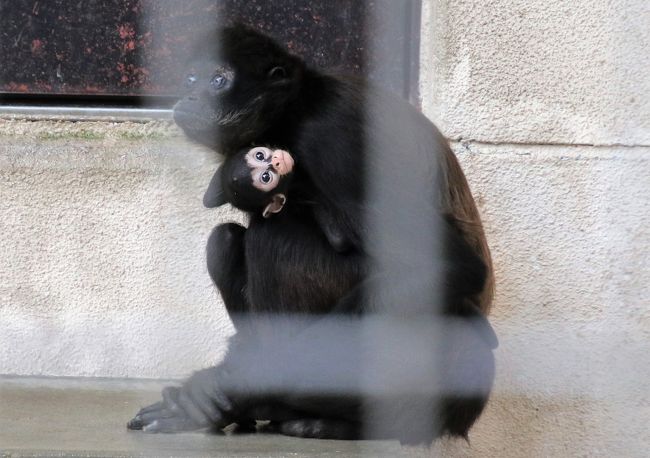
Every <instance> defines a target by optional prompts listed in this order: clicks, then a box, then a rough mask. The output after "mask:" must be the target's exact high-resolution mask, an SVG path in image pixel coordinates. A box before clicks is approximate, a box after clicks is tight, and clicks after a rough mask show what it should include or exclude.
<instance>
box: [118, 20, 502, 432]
mask: <svg viewBox="0 0 650 458" xmlns="http://www.w3.org/2000/svg"><path fill="white" fill-rule="evenodd" d="M214 43H220V44H221V53H215V52H214V50H213V48H212V45H213V44H214ZM204 45H205V46H204V47H203V48H202V49H199V51H198V53H197V56H198V60H197V62H198V63H197V64H196V66H195V68H194V69H193V71H192V73H191V74H190V75H189V76H188V80H187V85H188V95H187V96H186V97H185V98H184V99H183V100H182V101H181V102H179V104H178V105H177V107H176V109H175V119H176V122H177V123H178V124H179V125H180V126H181V127H182V128H183V129H184V130H185V131H186V133H187V134H188V136H190V137H191V138H193V139H195V140H197V141H200V142H202V143H204V144H207V145H209V146H211V147H213V148H215V149H218V150H220V151H221V152H223V153H225V154H226V155H231V156H232V155H233V154H234V152H235V151H237V149H238V148H240V147H241V146H243V145H246V144H250V142H252V141H255V142H258V143H262V144H275V145H281V146H282V147H283V148H284V149H288V150H290V151H292V152H293V153H295V154H297V156H298V164H299V165H298V168H299V169H301V170H302V172H303V174H304V175H305V176H306V177H307V178H308V179H307V180H305V181H306V182H307V183H308V186H307V188H308V189H309V192H308V193H307V195H309V196H310V199H312V200H313V202H316V204H317V205H314V206H313V207H312V211H313V216H314V218H315V219H316V220H317V221H318V224H319V227H320V229H321V230H322V231H323V232H324V233H325V235H326V236H327V239H328V240H329V244H330V245H331V247H334V248H335V249H336V250H338V251H346V252H347V253H346V255H345V256H349V255H350V252H351V253H353V254H355V255H360V254H361V253H363V252H364V250H365V238H366V225H365V221H366V219H365V218H366V216H367V210H368V204H367V201H368V199H367V196H366V192H365V191H366V189H365V188H364V184H365V183H366V182H367V180H366V179H365V177H364V172H365V170H366V166H367V165H368V162H369V161H370V159H372V155H371V154H370V153H369V152H368V153H366V152H365V151H366V147H367V144H366V140H367V139H368V138H374V139H377V144H379V145H381V147H382V148H384V149H387V150H394V151H397V152H399V154H395V155H392V156H390V155H389V159H392V160H393V161H394V163H393V164H391V167H390V170H391V172H393V173H394V175H397V176H399V175H400V170H401V169H400V161H401V159H400V158H410V160H412V159H413V158H415V159H416V161H415V162H416V163H417V164H418V165H419V166H420V167H417V168H416V169H414V168H413V167H403V168H402V169H405V170H408V171H409V174H411V176H408V175H407V179H409V178H413V175H417V174H419V175H418V176H417V178H418V179H417V180H414V181H416V182H419V183H422V182H423V179H424V180H426V181H427V183H430V182H432V181H433V182H435V183H437V184H436V186H435V188H433V189H428V190H427V189H425V188H424V187H422V188H420V189H419V190H420V191H423V192H421V193H418V195H417V196H416V195H411V196H410V197H412V198H413V200H416V201H417V203H418V207H419V208H420V210H421V211H422V212H423V213H425V214H428V213H429V212H430V213H431V214H432V217H431V218H432V219H431V221H432V222H433V223H435V225H437V226H438V227H440V228H442V230H441V234H440V235H441V237H440V239H441V240H443V241H444V243H442V244H441V246H442V247H443V249H442V250H440V251H441V256H440V258H439V259H437V260H434V265H435V266H436V268H437V269H438V275H437V276H438V282H437V283H436V282H435V281H434V280H430V279H429V277H428V275H427V272H428V270H424V271H423V270H422V269H421V266H423V265H425V263H421V262H414V263H413V264H414V265H415V266H416V269H414V270H412V272H413V273H416V274H417V275H415V278H416V280H417V281H416V282H415V283H414V284H413V285H410V284H408V285H406V283H405V285H406V286H409V287H412V286H414V288H413V289H415V290H420V289H423V283H422V282H428V283H431V282H434V288H433V289H434V290H443V291H444V292H445V294H444V299H445V300H444V304H443V306H444V309H445V310H446V311H447V312H448V313H451V314H453V315H460V316H461V317H462V316H467V315H470V316H480V315H477V313H479V312H478V310H481V311H487V309H488V308H489V304H490V302H491V296H492V273H491V266H490V259H489V251H488V249H487V245H486V244H485V238H484V235H483V231H482V228H481V225H480V219H479V217H478V213H477V211H476V207H475V205H474V202H473V200H472V197H471V194H470V192H469V189H468V186H467V183H466V181H465V179H464V176H463V174H462V172H461V170H460V168H459V166H458V164H457V162H456V160H455V157H454V156H453V154H452V153H451V151H450V150H449V147H448V146H447V144H446V142H445V141H444V139H443V138H442V136H441V135H440V134H439V133H438V131H437V130H436V129H435V128H434V127H433V126H432V125H431V123H430V122H429V121H428V120H426V118H424V117H423V116H422V115H420V114H419V113H417V112H416V111H415V110H414V109H412V108H411V107H410V106H408V104H406V103H405V102H403V101H400V100H397V99H395V98H392V97H391V96H389V95H386V94H384V93H381V92H378V91H376V90H375V89H373V88H371V87H369V86H367V85H366V84H365V83H364V82H362V81H356V80H351V79H338V78H334V77H331V76H325V75H322V74H319V73H316V72H314V71H312V70H310V69H307V68H306V67H305V66H304V64H303V63H302V62H301V61H300V60H299V59H297V58H295V57H293V56H290V55H288V54H287V53H286V52H285V51H284V50H282V49H281V48H279V47H278V46H277V45H276V44H275V43H274V42H272V41H271V40H270V39H268V38H267V37H264V36H262V35H260V34H257V33H255V32H253V31H251V30H249V29H245V28H242V27H233V28H227V29H224V30H221V31H220V32H219V34H217V35H215V37H213V38H211V39H206V41H205V42H204ZM378 113H382V114H383V116H378ZM369 119H370V120H371V121H369ZM434 178H435V179H434ZM398 182H399V180H398ZM309 193H311V194H309ZM292 195H293V193H292ZM373 211H376V209H373ZM312 222H313V221H312ZM219 231H220V230H219V229H218V230H217V232H216V233H217V234H219V233H221V234H222V235H223V239H222V240H221V244H220V245H221V248H222V250H223V247H226V249H225V253H230V251H228V250H229V248H228V247H232V246H239V245H238V242H237V240H241V234H237V233H236V231H230V230H228V231H221V232H219ZM314 233H318V232H317V231H313V232H312V236H313V234H314ZM215 237H216V236H215ZM217 238H218V237H217ZM213 239H214V237H213V238H211V240H213ZM268 240H271V239H270V238H269V239H268ZM266 241H267V239H264V240H262V241H260V244H262V245H263V244H265V243H266ZM293 242H295V238H293V234H292V240H291V241H289V242H287V243H293ZM295 246H300V244H296V245H295ZM306 247H307V248H310V247H311V245H310V244H307V245H306ZM285 248H286V246H284V247H282V248H281V247H280V246H278V247H277V249H285ZM258 249H259V248H258ZM246 250H247V253H248V251H249V247H248V246H246ZM253 251H254V250H253ZM299 251H300V250H299ZM333 251H334V250H331V249H330V251H325V252H327V253H330V254H331V253H332V252H333ZM423 252H427V250H423ZM208 254H209V256H210V258H209V261H208V262H212V261H213V260H214V259H215V256H216V254H215V253H214V252H212V253H210V249H209V253H208ZM276 254H277V252H276ZM417 254H418V253H410V252H407V253H406V254H404V253H401V252H396V253H395V255H396V256H395V261H396V263H399V262H402V265H404V266H408V263H409V262H410V261H411V258H409V257H411V256H412V258H413V259H415V258H417ZM400 257H401V259H400ZM225 258H228V256H225ZM230 259H232V258H230ZM313 259H315V258H313ZM247 267H248V266H247ZM337 268H338V267H337ZM407 270H408V269H405V271H407ZM217 271H218V270H214V272H217ZM265 273H266V272H264V271H260V272H258V274H257V276H255V275H253V276H251V275H249V276H248V278H249V279H250V278H253V277H256V278H262V277H263V275H265ZM213 278H215V279H216V280H217V284H219V281H218V278H219V275H213ZM224 278H225V277H224ZM236 278H238V277H237V276H232V277H230V279H236ZM229 285H230V292H231V293H233V294H232V298H234V300H230V299H229V298H228V294H229V292H225V291H224V289H225V288H220V289H222V294H223V295H224V300H225V301H227V302H228V301H230V302H231V304H233V305H232V306H231V307H229V311H235V312H237V311H239V310H241V311H246V310H247V309H246V308H247V307H248V308H249V309H250V308H251V307H259V309H260V310H263V311H265V312H269V313H277V312H282V311H284V310H283V307H286V306H287V304H288V302H282V301H280V302H274V301H272V300H268V299H261V300H260V301H256V302H250V303H245V301H242V300H241V299H242V297H241V290H242V288H243V287H244V286H246V290H247V291H248V290H249V288H250V285H243V284H242V283H237V282H234V283H229ZM397 286H399V282H398V284H397ZM228 287H229V286H227V285H226V288H228ZM306 289H310V288H306ZM425 289H426V288H425ZM238 291H239V292H240V294H236V293H237V292H238ZM232 298H231V299H232ZM237 301H239V302H237ZM404 302H406V303H407V304H408V303H409V302H410V299H409V298H408V297H407V296H406V295H405V296H399V295H398V296H396V297H383V296H382V297H370V298H368V297H367V296H366V295H364V288H352V289H351V291H350V293H348V294H346V295H345V296H344V297H342V298H341V300H339V301H338V302H336V303H335V304H332V303H330V305H329V306H330V310H335V311H339V310H343V312H342V313H350V311H354V312H361V313H366V312H367V311H370V310H373V307H375V306H376V305H377V304H381V303H384V304H385V303H389V304H392V306H393V307H394V306H395V304H398V303H404ZM290 303H292V304H295V306H296V307H297V308H294V309H293V310H291V311H299V312H304V311H308V312H311V311H312V310H308V309H307V308H305V307H306V305H305V304H306V303H305V302H303V301H300V300H298V301H291V302H290ZM430 305H431V304H430V301H429V302H427V303H426V304H424V306H425V308H426V307H429V308H430ZM405 312H406V313H407V314H408V313H409V310H408V306H407V307H406V310H405ZM327 323H328V320H323V321H322V322H320V323H318V324H316V323H309V325H307V326H305V329H304V330H303V331H302V332H300V333H299V334H298V335H296V336H294V337H292V338H290V339H287V338H284V337H282V336H278V335H277V334H274V333H273V332H271V333H268V334H264V339H265V341H264V342H263V345H254V344H250V343H249V341H246V339H242V338H241V337H242V333H240V332H238V334H237V336H236V338H235V341H234V342H233V344H232V345H231V346H230V348H229V351H228V355H227V356H226V359H225V361H224V362H223V363H222V364H220V365H219V366H217V367H216V368H211V369H208V370H205V371H201V372H199V373H197V374H195V375H194V376H193V377H191V378H190V380H189V381H188V382H186V383H185V384H184V386H183V387H182V388H181V389H167V390H165V391H164V393H163V397H164V399H163V401H161V403H158V404H155V405H154V406H151V407H149V408H146V409H143V411H141V412H140V414H139V415H138V416H137V417H136V418H135V419H134V420H133V421H132V422H131V423H130V427H132V428H135V429H138V428H143V429H146V430H148V431H182V430H191V429H196V428H199V427H203V426H206V425H207V422H208V421H209V422H210V423H213V424H215V425H217V426H224V425H225V424H228V423H230V422H232V421H240V419H244V420H246V419H251V418H259V419H263V418H268V419H271V420H275V421H279V422H281V424H283V425H284V429H281V430H282V431H283V432H285V433H289V434H294V435H300V436H306V437H339V438H341V437H354V436H355V434H354V433H353V432H354V431H355V428H354V425H355V424H356V425H357V426H358V424H359V419H360V418H361V414H360V413H359V412H360V410H361V408H360V404H361V402H360V401H359V400H360V399H363V394H364V392H363V390H360V389H359V387H358V386H357V384H358V382H359V381H358V375H359V374H358V373H359V370H358V367H359V366H360V363H362V362H363V357H362V354H363V352H361V351H354V349H355V348H358V347H359V345H360V344H359V342H357V341H356V340H355V339H354V338H353V337H350V335H355V334H354V333H346V334H345V338H341V339H319V338H318V336H331V335H332V332H329V331H331V329H330V330H329V331H328V332H325V329H328V327H327ZM236 326H237V327H238V330H239V329H240V327H245V325H243V326H242V325H237V323H236ZM478 334H480V333H477V332H474V331H471V330H470V332H459V333H456V334H454V335H449V336H448V338H446V339H444V340H445V341H446V343H448V344H449V346H450V347H452V348H453V349H454V351H456V353H458V354H460V357H458V358H456V359H455V360H453V361H450V362H449V364H447V365H446V366H445V367H447V368H448V370H447V372H446V373H445V375H444V377H443V378H444V382H445V383H447V384H449V383H451V384H452V385H453V384H456V385H464V386H465V387H469V389H471V395H466V396H449V397H446V398H443V401H442V402H441V403H440V404H441V405H442V409H443V410H441V411H438V413H436V414H434V408H433V406H434V405H435V404H436V402H435V401H434V402H432V399H431V397H432V396H431V395H430V393H429V394H427V395H426V396H425V398H426V399H424V400H422V399H420V398H419V397H418V396H411V397H409V398H408V399H406V400H405V399H400V400H399V402H398V404H400V405H402V406H403V407H402V408H401V411H400V412H399V413H398V415H397V417H396V418H395V423H396V424H397V425H399V426H397V427H396V428H395V429H393V430H388V431H384V432H385V433H386V435H388V436H391V435H393V436H396V437H399V438H400V439H401V440H403V441H406V442H430V441H431V440H432V439H433V438H435V437H437V436H439V435H440V434H443V433H450V434H455V435H463V436H464V435H466V434H467V431H468V429H469V427H470V426H471V425H472V423H473V422H474V421H475V419H476V418H477V417H478V415H479V414H480V412H481V411H482V408H483V406H484V404H485V401H486V399H487V394H488V392H489V388H490V385H491V381H492V376H493V374H492V371H493V368H492V364H493V362H492V354H491V348H490V345H491V344H492V342H490V343H486V341H485V339H483V337H484V336H480V335H478ZM487 334H489V332H488V333H487ZM244 335H245V334H244ZM331 340H334V343H331V342H330V341H331ZM488 340H489V339H488ZM314 342H319V343H320V344H321V347H325V348H328V346H329V347H332V348H328V350H327V351H325V352H322V351H318V350H319V345H315V344H314ZM343 343H345V344H343ZM337 345H342V346H343V347H342V348H339V349H338V350H337V349H336V348H338V347H337ZM270 349H273V351H271V350H270ZM434 351H435V350H434ZM332 355H337V357H336V358H334V357H333V356H332ZM269 360H270V361H281V363H282V364H280V365H279V366H280V367H281V368H278V367H271V368H269V367H267V366H266V365H265V362H266V361H269ZM313 361H319V365H318V368H314V367H313V364H309V363H313ZM340 367H345V368H349V369H351V370H350V371H348V373H349V374H352V380H349V379H345V377H342V378H343V379H345V380H344V381H343V382H341V384H342V385H344V386H345V387H346V393H348V394H349V393H354V391H355V389H357V390H358V391H357V393H358V394H359V393H360V394H361V395H360V396H348V395H346V396H338V397H336V398H335V399H334V400H332V399H328V400H326V401H323V397H322V396H321V397H315V396H314V392H318V390H317V389H316V388H317V387H318V383H317V382H316V380H319V379H322V378H323V377H330V378H336V377H335V375H336V374H338V375H341V371H340V370H339V371H337V370H336V368H340ZM260 368H264V369H265V370H262V369H260ZM355 368H356V369H355ZM393 369H394V368H393ZM366 375H368V374H366ZM375 375H377V376H378V378H380V377H381V375H382V374H379V373H377V374H375ZM406 378H408V374H407V375H406ZM269 379H270V380H269ZM279 380H281V382H280V381H279ZM274 382H277V384H276V385H274ZM420 382H423V380H420ZM310 383H311V385H310ZM265 384H266V385H267V387H268V386H269V385H271V386H276V387H283V388H282V389H280V388H278V389H277V390H276V392H275V394H273V395H272V394H270V393H269V392H268V390H266V391H264V392H263V393H262V392H260V390H259V386H262V385H265ZM301 384H302V385H301ZM320 388H321V389H322V388H324V387H322V386H320ZM278 393H280V394H278ZM305 393H306V395H305ZM350 399H352V401H350ZM233 406H235V407H233ZM418 409H424V411H426V412H427V415H432V414H433V415H435V416H436V420H437V421H438V422H439V424H438V425H436V427H431V425H426V424H425V425H424V426H425V427H420V428H418V427H417V425H418V423H422V422H421V420H422V419H423V418H424V417H423V416H422V415H416V414H415V412H416V411H417V410H418ZM409 417H410V423H409ZM341 421H342V423H341Z"/></svg>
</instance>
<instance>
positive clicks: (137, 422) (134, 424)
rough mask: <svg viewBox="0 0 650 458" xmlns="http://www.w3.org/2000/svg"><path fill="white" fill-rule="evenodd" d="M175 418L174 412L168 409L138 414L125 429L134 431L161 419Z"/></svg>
mask: <svg viewBox="0 0 650 458" xmlns="http://www.w3.org/2000/svg"><path fill="white" fill-rule="evenodd" d="M176 416H177V414H175V413H174V412H172V411H171V410H168V409H161V410H158V411H155V412H149V413H144V414H138V415H136V416H135V417H134V418H133V419H132V420H131V421H129V422H128V423H127V425H126V427H127V428H128V429H135V430H138V429H143V428H145V427H146V426H147V425H150V424H151V423H153V422H155V421H156V420H160V419H163V418H173V417H176Z"/></svg>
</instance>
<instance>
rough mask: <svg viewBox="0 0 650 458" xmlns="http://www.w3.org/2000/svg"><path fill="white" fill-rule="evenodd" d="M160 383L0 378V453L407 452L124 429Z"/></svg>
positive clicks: (3, 456)
mask: <svg viewBox="0 0 650 458" xmlns="http://www.w3.org/2000/svg"><path fill="white" fill-rule="evenodd" d="M161 387H162V384H161V383H160V382H151V381H122V380H97V379H35V378H0V458H7V457H12V458H14V457H50V456H54V457H131V456H138V457H172V456H173V457H183V456H189V457H196V456H206V457H207V456H209V457H284V456H292V457H300V456H319V457H330V456H332V457H334V456H336V457H357V456H368V457H374V456H390V457H394V456H402V455H406V454H408V455H410V453H407V450H406V449H402V448H401V447H400V446H399V444H398V443H397V442H392V441H358V442H352V441H318V440H306V439H295V438H289V437H283V436H277V435H268V434H248V435H214V434H212V435H211V434H203V433H193V434H179V435H149V434H143V433H140V432H132V431H127V430H126V427H125V424H126V421H127V420H128V419H129V418H131V417H132V416H133V414H134V412H136V411H137V410H138V409H139V408H140V407H141V406H144V405H147V404H150V403H151V402H154V401H156V400H157V399H158V396H159V393H160V388H161Z"/></svg>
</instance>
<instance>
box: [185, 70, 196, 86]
mask: <svg viewBox="0 0 650 458" xmlns="http://www.w3.org/2000/svg"><path fill="white" fill-rule="evenodd" d="M198 80H199V79H198V78H197V77H196V75H195V74H194V73H190V74H189V75H187V78H185V86H187V87H192V86H194V84H195V83H196V82H197V81H198Z"/></svg>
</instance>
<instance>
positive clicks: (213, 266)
mask: <svg viewBox="0 0 650 458" xmlns="http://www.w3.org/2000/svg"><path fill="white" fill-rule="evenodd" d="M245 235H246V228H245V227H243V226H240V225H239V224H234V223H227V224H220V225H219V226H217V227H215V228H214V229H213V231H212V233H211V234H210V237H209V238H208V245H207V249H206V255H207V263H208V273H209V274H210V278H211V279H212V281H213V282H214V284H215V285H216V286H217V288H218V289H219V292H220V293H221V297H222V298H223V301H224V303H225V305H226V310H227V311H228V314H229V315H230V318H231V319H232V320H233V322H234V324H235V327H237V325H238V322H237V321H238V315H241V314H243V313H245V312H247V311H248V310H249V305H248V303H247V301H246V298H245V296H244V293H243V292H244V288H245V286H246V258H245V251H244V236H245ZM238 330H239V329H238Z"/></svg>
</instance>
